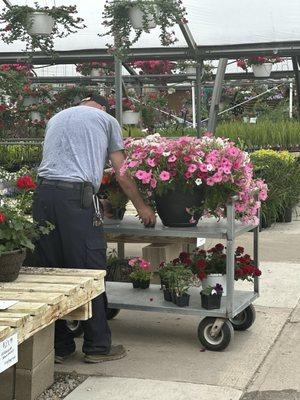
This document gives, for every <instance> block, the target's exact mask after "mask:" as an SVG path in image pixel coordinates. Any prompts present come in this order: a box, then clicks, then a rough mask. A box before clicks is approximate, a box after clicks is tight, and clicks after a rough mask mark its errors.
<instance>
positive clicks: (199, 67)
mask: <svg viewBox="0 0 300 400" xmlns="http://www.w3.org/2000/svg"><path fill="white" fill-rule="evenodd" d="M202 69H203V61H202V60H201V61H200V62H198V63H197V66H196V85H195V91H196V93H195V96H196V127H197V137H198V138H199V137H200V136H201V78H202Z"/></svg>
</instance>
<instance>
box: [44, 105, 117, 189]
mask: <svg viewBox="0 0 300 400" xmlns="http://www.w3.org/2000/svg"><path fill="white" fill-rule="evenodd" d="M123 149H124V144H123V139H122V134H121V127H120V125H119V123H118V121H117V120H116V119H115V118H114V117H112V116H111V115H109V114H107V113H106V112H104V111H101V110H99V109H97V108H94V107H88V106H77V107H71V108H68V109H66V110H63V111H61V112H59V113H58V114H56V115H54V117H52V118H51V119H50V120H49V122H48V124H47V129H46V136H45V142H44V149H43V159H42V162H41V165H40V167H39V169H38V175H39V176H41V177H44V178H47V179H57V180H63V181H72V182H82V181H86V182H91V183H92V184H93V186H94V188H95V190H96V191H97V190H98V189H99V186H100V183H101V180H102V175H103V169H104V166H105V161H106V160H107V157H108V155H109V154H110V153H113V152H115V151H119V150H123Z"/></svg>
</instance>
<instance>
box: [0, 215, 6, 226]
mask: <svg viewBox="0 0 300 400" xmlns="http://www.w3.org/2000/svg"><path fill="white" fill-rule="evenodd" d="M5 221H6V216H5V215H4V214H3V213H0V224H1V223H2V222H5Z"/></svg>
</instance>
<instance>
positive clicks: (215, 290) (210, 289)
mask: <svg viewBox="0 0 300 400" xmlns="http://www.w3.org/2000/svg"><path fill="white" fill-rule="evenodd" d="M222 293H223V286H222V285H220V284H219V283H217V284H216V285H215V286H207V287H206V288H205V289H202V290H201V294H205V295H206V296H213V295H216V294H222Z"/></svg>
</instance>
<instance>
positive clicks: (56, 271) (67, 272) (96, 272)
mask: <svg viewBox="0 0 300 400" xmlns="http://www.w3.org/2000/svg"><path fill="white" fill-rule="evenodd" d="M21 274H37V275H56V276H84V277H92V278H94V279H96V280H101V279H103V278H104V276H105V275H106V271H105V270H102V269H75V268H74V269H73V268H33V267H22V268H21Z"/></svg>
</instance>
